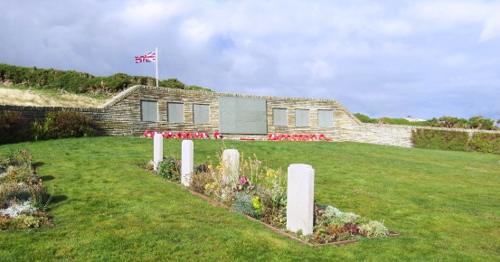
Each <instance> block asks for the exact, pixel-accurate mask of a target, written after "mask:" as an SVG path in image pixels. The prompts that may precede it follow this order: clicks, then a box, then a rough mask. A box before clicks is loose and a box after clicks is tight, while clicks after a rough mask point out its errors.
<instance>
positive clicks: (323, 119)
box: [318, 109, 333, 127]
mask: <svg viewBox="0 0 500 262" xmlns="http://www.w3.org/2000/svg"><path fill="white" fill-rule="evenodd" d="M318 126H319V127H332V126H333V110H328V109H318Z"/></svg>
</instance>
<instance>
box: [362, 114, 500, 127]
mask: <svg viewBox="0 0 500 262" xmlns="http://www.w3.org/2000/svg"><path fill="white" fill-rule="evenodd" d="M354 116H356V117H357V118H358V119H359V121H361V122H363V123H373V124H391V125H407V126H431V127H446V128H466V129H481V130H500V128H498V127H497V126H495V121H494V120H492V119H489V118H484V117H482V116H475V117H471V118H469V119H465V118H457V117H451V116H443V117H440V118H433V119H430V120H425V121H410V120H409V119H407V118H389V117H382V118H379V119H375V118H370V117H369V116H367V115H363V114H360V113H355V114H354ZM496 124H500V119H499V120H497V121H496Z"/></svg>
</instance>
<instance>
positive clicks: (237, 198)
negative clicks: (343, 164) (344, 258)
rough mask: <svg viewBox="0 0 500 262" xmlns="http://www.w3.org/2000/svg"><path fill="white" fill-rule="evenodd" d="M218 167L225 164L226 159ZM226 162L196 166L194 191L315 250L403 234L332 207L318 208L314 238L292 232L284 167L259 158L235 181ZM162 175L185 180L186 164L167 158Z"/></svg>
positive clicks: (245, 162)
mask: <svg viewBox="0 0 500 262" xmlns="http://www.w3.org/2000/svg"><path fill="white" fill-rule="evenodd" d="M217 162H218V163H222V159H221V157H220V155H219V156H218V161H217ZM226 169H227V168H225V167H224V166H221V165H220V164H217V165H214V164H213V163H212V161H211V159H210V158H208V159H207V162H206V163H204V164H201V165H199V166H197V167H196V168H195V171H194V174H193V175H192V177H191V179H192V180H191V186H190V188H189V190H190V191H191V193H192V194H195V195H198V196H201V197H203V198H205V199H206V200H207V201H209V202H210V203H212V204H214V205H219V206H223V207H225V208H227V209H229V210H231V211H233V212H238V213H243V214H245V215H247V216H248V217H249V218H251V219H255V220H258V221H260V222H261V223H263V224H265V225H266V226H268V227H269V228H271V229H272V230H274V231H276V232H279V233H280V234H283V235H286V236H289V237H291V238H293V239H295V240H298V241H300V242H302V243H307V244H309V245H312V246H317V245H324V244H336V245H343V244H348V243H353V242H356V241H357V240H359V239H362V238H379V237H384V236H389V235H398V234H397V233H395V232H393V231H389V230H388V229H387V228H386V227H385V226H384V225H383V224H382V223H381V222H378V221H372V220H369V219H366V218H362V217H360V216H359V215H356V214H354V213H347V212H342V211H340V210H339V209H337V208H335V207H333V206H329V205H320V204H315V208H314V217H315V219H314V230H313V234H312V235H308V236H302V235H301V232H297V233H291V232H288V231H287V230H286V207H287V197H286V175H285V174H284V172H283V171H282V170H281V169H271V168H268V167H265V166H263V165H262V163H261V162H260V161H259V160H257V158H255V157H254V158H247V159H245V158H243V157H241V159H240V165H239V169H238V175H239V176H238V179H231V176H229V175H228V172H229V170H226ZM157 173H158V175H159V176H161V177H163V178H166V179H167V180H171V181H175V182H179V181H180V180H181V179H180V161H178V160H176V159H175V158H173V157H167V158H165V159H164V160H163V161H162V162H160V163H159V165H158V172H157Z"/></svg>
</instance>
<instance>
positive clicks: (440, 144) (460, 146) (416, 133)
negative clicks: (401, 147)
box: [412, 129, 469, 151]
mask: <svg viewBox="0 0 500 262" xmlns="http://www.w3.org/2000/svg"><path fill="white" fill-rule="evenodd" d="M468 140H469V134H468V133H467V132H458V131H448V130H432V129H417V130H413V131H412V142H413V146H414V147H417V148H426V149H441V150H454V151H467V150H468V145H467V144H468Z"/></svg>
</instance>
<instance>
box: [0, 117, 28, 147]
mask: <svg viewBox="0 0 500 262" xmlns="http://www.w3.org/2000/svg"><path fill="white" fill-rule="evenodd" d="M30 138H31V134H30V126H29V123H28V121H27V120H26V118H25V117H24V115H23V114H22V113H21V112H18V111H3V112H0V144H7V143H18V142H24V141H28V140H30Z"/></svg>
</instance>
